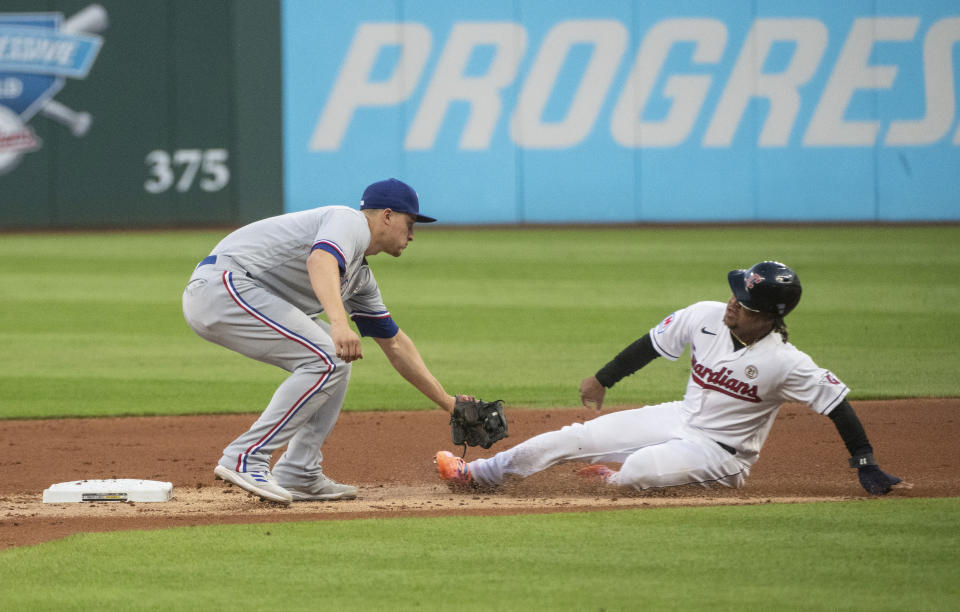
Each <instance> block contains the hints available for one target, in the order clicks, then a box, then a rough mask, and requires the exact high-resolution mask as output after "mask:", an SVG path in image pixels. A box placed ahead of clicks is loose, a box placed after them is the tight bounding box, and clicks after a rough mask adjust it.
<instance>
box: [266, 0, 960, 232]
mask: <svg viewBox="0 0 960 612" xmlns="http://www.w3.org/2000/svg"><path fill="white" fill-rule="evenodd" d="M334 16H335V17H334ZM283 31H284V38H283V43H284V49H283V51H284V97H285V100H286V104H285V106H284V134H285V144H284V155H285V181H284V185H285V192H286V207H287V210H299V209H303V208H307V207H310V206H314V205H316V203H317V196H318V194H325V195H327V196H329V197H330V198H332V199H333V200H338V201H347V202H349V201H353V200H354V199H355V194H356V193H357V189H358V186H359V185H362V184H364V183H365V182H366V181H368V180H369V179H370V178H371V177H381V176H386V175H396V176H400V177H403V178H406V179H408V180H409V181H410V182H411V184H413V185H414V186H415V187H416V188H417V189H418V191H419V192H420V195H421V199H422V200H423V201H424V206H425V207H426V208H428V209H429V210H430V214H435V215H436V216H438V217H440V218H441V219H443V220H444V221H452V222H459V223H515V222H558V221H559V222H636V221H657V222H659V221H744V220H746V221H754V220H776V221H806V220H844V221H846V220H858V221H860V220H863V221H913V220H942V219H951V220H956V219H960V179H958V174H960V127H958V121H957V120H958V118H960V113H958V112H957V110H958V109H957V81H958V77H960V45H958V43H960V5H958V4H957V3H956V1H955V0H939V1H938V0H928V1H924V2H918V1H913V2H910V1H906V2H905V1H902V0H897V1H892V0H844V2H836V1H835V0H814V1H810V2H803V3H797V2H795V1H793V0H759V1H756V0H752V1H747V0H742V1H726V2H717V1H716V0H684V1H683V2H677V1H676V0H632V1H630V0H619V1H618V0H611V1H605V2H599V3H586V2H582V1H575V0H567V1H560V0H556V1H551V2H543V1H540V0H491V1H489V2H483V3H462V2H449V1H447V0H409V1H405V0H401V1H395V2H384V1H379V2H372V1H367V2H363V1H360V2H352V3H349V4H344V3H342V2H337V1H332V0H331V1H323V0H286V1H285V2H284V3H283Z"/></svg>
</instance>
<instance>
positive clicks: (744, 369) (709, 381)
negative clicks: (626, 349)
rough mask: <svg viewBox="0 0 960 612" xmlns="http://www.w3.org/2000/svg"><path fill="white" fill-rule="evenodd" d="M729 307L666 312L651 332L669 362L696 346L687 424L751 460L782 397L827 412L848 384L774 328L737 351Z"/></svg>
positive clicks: (715, 304) (686, 403)
mask: <svg viewBox="0 0 960 612" xmlns="http://www.w3.org/2000/svg"><path fill="white" fill-rule="evenodd" d="M725 310H726V305H725V304H723V303H720V302H698V303H696V304H693V305H691V306H688V307H687V308H684V309H682V310H678V311H676V312H674V313H673V314H671V315H670V316H668V317H667V318H665V319H664V320H663V321H662V322H660V324H659V325H657V326H656V327H655V328H653V329H651V330H650V338H651V339H652V340H653V346H654V348H655V349H656V350H657V351H658V352H659V353H660V354H661V355H663V356H664V357H666V358H667V359H670V360H671V361H675V360H677V359H679V357H680V356H681V355H682V354H683V352H684V349H685V348H686V347H688V346H689V347H690V361H691V369H690V378H689V380H688V381H687V390H686V394H685V395H684V398H683V411H684V413H685V415H686V418H687V422H688V424H689V425H690V426H692V427H694V428H696V429H698V430H700V431H702V432H703V433H704V434H706V435H707V436H708V437H709V438H711V439H713V440H715V441H717V442H722V443H723V444H726V445H728V446H730V447H733V448H735V449H737V451H738V453H737V456H738V458H740V459H741V460H742V461H745V462H746V463H747V464H748V465H752V464H753V463H754V462H755V461H756V458H757V455H758V454H759V452H760V448H761V447H762V446H763V443H764V441H765V440H766V439H767V435H768V434H769V433H770V428H771V427H772V425H773V421H774V418H775V417H776V415H777V411H778V410H779V408H780V405H781V404H782V403H783V402H785V401H795V402H803V403H805V404H807V405H808V406H809V407H810V408H812V409H813V410H815V411H816V412H818V413H819V414H824V415H826V414H829V413H830V411H832V410H833V409H834V408H835V407H836V406H837V405H838V404H839V403H840V402H841V401H842V400H843V399H844V397H846V395H847V393H848V392H849V389H848V388H847V386H846V385H844V384H843V383H842V382H840V380H839V379H838V378H837V377H836V376H834V375H833V374H832V373H831V372H829V371H828V370H825V369H823V368H820V367H818V366H817V365H816V364H815V363H814V362H813V359H811V358H810V357H809V356H808V355H807V354H806V353H804V352H802V351H800V350H799V349H797V348H796V347H795V346H793V345H792V344H790V343H784V342H783V340H782V338H781V336H780V334H778V333H776V332H771V333H770V334H768V335H767V336H765V337H764V338H762V339H761V340H759V341H757V342H755V343H754V344H752V345H750V346H747V347H744V348H741V349H739V350H734V345H733V340H732V339H731V337H730V331H729V329H728V328H727V326H726V325H725V324H724V322H723V315H724V312H725Z"/></svg>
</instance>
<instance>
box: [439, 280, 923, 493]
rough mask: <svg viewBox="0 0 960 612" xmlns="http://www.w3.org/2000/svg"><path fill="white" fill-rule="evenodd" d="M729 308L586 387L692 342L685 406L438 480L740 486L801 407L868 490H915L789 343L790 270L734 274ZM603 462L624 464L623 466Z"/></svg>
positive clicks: (840, 392)
mask: <svg viewBox="0 0 960 612" xmlns="http://www.w3.org/2000/svg"><path fill="white" fill-rule="evenodd" d="M728 281H729V284H730V289H731V290H732V291H733V295H731V296H730V299H729V300H728V301H727V303H726V304H723V303H721V302H698V303H696V304H693V305H691V306H688V307H687V308H684V309H682V310H678V311H677V312H675V313H673V314H671V315H670V316H668V317H667V318H666V319H664V320H663V321H662V322H661V323H660V324H659V325H657V326H656V327H655V328H653V329H651V330H650V332H649V333H647V334H645V335H644V336H643V337H642V338H640V339H639V340H637V341H636V342H634V343H633V344H631V345H630V346H628V347H627V348H625V349H624V350H623V351H622V352H620V354H619V355H617V356H616V357H615V358H614V359H613V360H612V361H611V362H610V363H608V364H607V365H605V366H604V367H603V368H601V369H600V371H598V372H597V373H596V375H595V376H590V377H588V378H586V379H584V380H583V382H582V383H581V384H580V397H581V401H582V402H583V404H584V405H586V406H590V405H594V406H596V408H597V409H598V410H599V409H600V408H601V407H602V406H603V398H604V394H605V392H606V389H608V388H610V387H612V386H613V385H614V384H616V383H617V382H618V381H620V380H621V379H623V378H624V377H626V376H628V375H630V374H633V373H634V372H636V371H637V370H639V369H640V368H642V367H643V366H645V365H646V364H648V363H649V362H650V361H652V360H653V359H656V358H657V357H661V356H662V357H666V358H667V359H669V360H671V361H674V360H676V359H678V358H679V357H680V355H681V354H682V353H683V352H684V349H685V348H686V347H688V346H689V347H690V355H691V368H690V378H689V380H688V382H687V390H686V394H685V395H684V398H683V400H681V401H676V402H668V403H665V404H659V405H655V406H646V407H644V408H640V409H636V410H625V411H620V412H613V413H610V414H606V415H604V416H601V417H598V418H596V419H593V420H591V421H587V422H586V423H583V424H580V423H575V424H573V425H568V426H566V427H563V428H562V429H560V430H559V431H552V432H549V433H545V434H541V435H539V436H535V437H533V438H531V439H529V440H527V441H525V442H523V443H521V444H518V445H517V446H514V447H513V448H511V449H509V450H506V451H503V452H501V453H498V454H497V455H495V456H493V457H491V458H489V459H477V460H475V461H472V462H470V463H466V462H464V461H463V460H462V459H460V458H458V457H456V456H454V455H453V454H451V453H449V452H447V451H440V452H439V453H437V455H436V463H437V467H438V470H439V472H440V476H441V478H443V479H444V480H447V481H449V482H451V483H454V484H458V485H474V486H496V485H499V484H501V483H502V482H503V481H504V478H505V477H506V476H507V475H516V476H520V477H526V476H529V475H531V474H533V473H535V472H539V471H541V470H544V469H546V468H548V467H550V466H551V465H554V464H556V463H559V462H561V461H590V462H597V463H595V464H594V465H590V466H588V467H585V468H583V469H582V470H580V475H581V476H584V477H587V478H593V479H599V480H600V481H602V482H604V483H607V484H610V485H616V486H625V487H634V488H636V489H649V488H655V487H657V488H658V487H672V486H678V485H688V484H699V485H702V486H704V487H708V486H709V485H710V484H712V483H718V484H721V485H724V486H727V487H733V488H738V487H741V486H743V484H744V482H745V480H746V478H747V476H748V475H749V473H750V468H751V467H752V466H753V464H754V463H755V462H756V460H757V458H758V456H759V454H760V449H761V447H762V446H763V443H764V441H765V440H766V439H767V434H769V433H770V428H771V426H772V425H773V421H774V418H775V417H776V414H777V411H778V410H779V408H780V405H781V404H782V403H783V402H786V401H794V402H803V403H805V404H806V405H807V406H809V407H810V408H812V409H813V410H814V411H816V412H818V413H819V414H823V415H827V416H829V417H830V419H831V420H832V421H833V423H834V425H836V428H837V431H838V432H839V433H840V437H841V438H842V439H843V442H844V443H845V444H846V446H847V449H848V450H849V451H850V455H851V459H850V466H851V467H852V468H856V469H857V470H858V474H859V480H860V484H861V485H862V486H863V488H864V489H865V490H866V491H867V492H868V493H871V494H874V495H882V494H886V493H888V492H889V491H890V490H891V489H893V488H910V486H911V485H909V484H908V483H904V482H901V480H900V479H899V478H897V477H895V476H891V475H889V474H887V473H885V472H883V471H882V470H881V469H880V468H879V467H878V466H877V462H876V460H875V459H874V456H873V447H872V446H871V445H870V442H869V440H868V439H867V434H866V432H865V431H864V428H863V426H862V425H861V423H860V420H859V419H858V418H857V415H856V414H855V413H854V411H853V408H852V407H851V406H850V403H849V402H848V401H847V400H846V395H847V393H848V391H849V389H848V388H847V386H846V385H844V384H843V383H842V382H841V381H840V380H839V379H838V378H837V377H836V376H834V375H833V374H832V373H831V372H829V371H827V370H825V369H823V368H820V367H818V366H817V365H816V364H815V363H814V362H813V360H812V359H811V358H810V357H809V356H807V355H806V354H805V353H803V352H802V351H800V350H799V349H797V348H796V347H795V346H793V345H792V344H790V343H788V342H787V328H786V324H785V323H784V317H785V316H786V315H787V314H789V313H790V311H791V310H793V308H794V307H795V306H796V305H797V303H798V302H799V301H800V293H801V287H800V279H798V278H797V275H796V274H795V273H794V271H793V270H791V269H790V268H788V267H787V266H785V265H783V264H782V263H778V262H774V261H764V262H760V263H758V264H756V265H754V266H753V267H752V268H750V269H748V270H733V271H732V272H730V273H729V274H728ZM601 462H608V463H610V462H613V463H620V464H621V467H620V470H619V471H614V470H611V469H610V468H608V467H606V466H605V465H602V464H601Z"/></svg>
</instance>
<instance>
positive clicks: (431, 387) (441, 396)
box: [374, 329, 456, 412]
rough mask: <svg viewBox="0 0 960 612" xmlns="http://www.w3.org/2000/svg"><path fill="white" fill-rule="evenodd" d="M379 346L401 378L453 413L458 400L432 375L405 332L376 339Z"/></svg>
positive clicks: (400, 331) (401, 331)
mask: <svg viewBox="0 0 960 612" xmlns="http://www.w3.org/2000/svg"><path fill="white" fill-rule="evenodd" d="M374 340H375V341H376V342H377V344H378V345H379V346H380V348H381V350H383V352H384V354H385V355H386V356H387V359H388V360H390V365H392V366H393V369H395V370H396V371H397V372H398V373H399V374H400V376H403V378H404V379H405V380H406V381H407V382H409V383H410V384H411V385H413V386H414V387H416V388H417V390H418V391H420V393H423V394H424V395H425V396H427V398H429V399H430V401H432V402H433V403H435V404H436V405H437V406H440V407H441V408H443V409H444V410H446V411H447V412H452V411H453V406H454V404H455V403H456V398H455V397H454V396H452V395H450V394H448V393H447V392H446V391H445V390H444V389H443V385H441V384H440V381H438V380H437V379H436V377H434V375H433V374H431V373H430V370H429V369H428V368H427V364H425V363H424V362H423V358H422V357H420V352H419V351H417V347H416V346H415V345H414V344H413V340H411V339H410V337H409V336H407V335H406V334H405V333H403V330H402V329H401V330H399V331H398V332H397V334H396V335H395V336H393V337H392V338H374Z"/></svg>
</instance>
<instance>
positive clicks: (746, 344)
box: [730, 329, 756, 346]
mask: <svg viewBox="0 0 960 612" xmlns="http://www.w3.org/2000/svg"><path fill="white" fill-rule="evenodd" d="M730 335H731V336H733V337H734V338H736V339H737V342H739V343H740V344H742V345H743V346H750V345H751V344H753V342H744V341H743V338H741V337H740V336H738V335H737V334H735V333H733V330H732V329H731V330H730ZM754 342H756V340H754Z"/></svg>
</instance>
